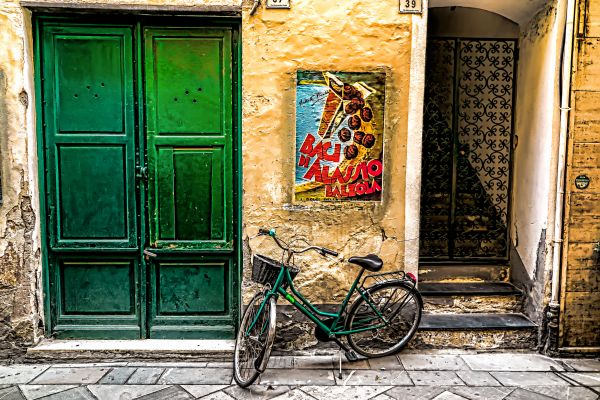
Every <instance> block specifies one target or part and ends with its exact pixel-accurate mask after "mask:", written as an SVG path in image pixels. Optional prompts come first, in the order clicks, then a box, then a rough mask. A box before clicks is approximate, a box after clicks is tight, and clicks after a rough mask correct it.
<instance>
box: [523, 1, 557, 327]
mask: <svg viewBox="0 0 600 400" xmlns="http://www.w3.org/2000/svg"><path fill="white" fill-rule="evenodd" d="M560 22H561V21H560V20H559V17H558V8H557V2H555V1H554V2H548V3H547V4H546V6H545V7H544V8H543V9H542V10H540V11H539V12H538V13H537V14H536V15H535V16H534V17H533V18H532V19H531V20H530V21H529V22H528V23H527V24H523V25H521V34H520V40H519V46H520V54H519V64H518V76H517V97H516V123H515V135H516V137H515V144H516V146H515V149H514V175H513V195H512V226H511V239H512V243H511V247H512V252H511V267H512V271H511V273H512V279H513V281H515V282H516V283H517V284H518V285H519V286H521V287H522V288H523V289H524V292H525V312H526V313H527V314H528V315H529V317H531V318H532V319H533V320H534V321H536V322H538V323H541V317H542V309H543V307H544V299H545V296H546V292H547V287H546V286H547V285H546V284H547V278H548V268H547V266H548V267H549V265H547V263H546V258H547V255H548V254H549V253H551V247H550V243H549V240H550V238H551V237H552V236H551V234H550V232H547V229H548V227H549V226H551V223H550V224H549V216H550V215H553V211H552V204H551V203H553V202H554V197H555V196H554V195H553V193H554V186H555V182H556V178H555V174H553V171H555V169H556V168H555V167H553V165H554V164H553V162H552V160H553V154H554V152H555V149H556V146H557V139H556V136H557V135H556V132H557V128H558V119H557V117H558V106H557V104H558V97H557V96H558V81H557V80H556V79H555V77H556V76H557V73H558V68H559V59H560V55H559V52H560V44H559V40H561V36H560V33H561V32H562V31H561V27H560V26H561V25H560ZM547 238H548V240H547Z"/></svg>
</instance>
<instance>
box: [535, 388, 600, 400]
mask: <svg viewBox="0 0 600 400" xmlns="http://www.w3.org/2000/svg"><path fill="white" fill-rule="evenodd" d="M526 389H527V390H529V391H530V392H534V393H538V394H542V395H544V396H548V397H551V398H553V399H557V400H595V399H597V398H598V395H597V394H596V393H594V392H593V391H592V390H590V389H588V388H584V387H581V386H569V387H564V386H528V387H527V388H526Z"/></svg>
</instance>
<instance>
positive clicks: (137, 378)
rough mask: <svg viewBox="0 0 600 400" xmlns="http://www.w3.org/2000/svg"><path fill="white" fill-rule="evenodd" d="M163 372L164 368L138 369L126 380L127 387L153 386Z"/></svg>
mask: <svg viewBox="0 0 600 400" xmlns="http://www.w3.org/2000/svg"><path fill="white" fill-rule="evenodd" d="M164 372H165V369H164V368H138V369H136V370H135V372H134V373H133V374H131V376H130V377H129V379H128V380H127V384H129V385H154V384H156V382H157V381H158V378H160V377H161V376H162V374H163V373H164Z"/></svg>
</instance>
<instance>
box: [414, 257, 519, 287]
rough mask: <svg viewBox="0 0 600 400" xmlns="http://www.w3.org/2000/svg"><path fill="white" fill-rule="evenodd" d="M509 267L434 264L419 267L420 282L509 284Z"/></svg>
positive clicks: (502, 264) (505, 265)
mask: <svg viewBox="0 0 600 400" xmlns="http://www.w3.org/2000/svg"><path fill="white" fill-rule="evenodd" d="M509 275H510V274H509V266H508V265H507V264H504V263H499V264H466V263H459V262H457V263H443V264H442V263H433V262H422V263H420V265H419V282H421V283H424V282H444V283H445V282H507V281H508V279H509Z"/></svg>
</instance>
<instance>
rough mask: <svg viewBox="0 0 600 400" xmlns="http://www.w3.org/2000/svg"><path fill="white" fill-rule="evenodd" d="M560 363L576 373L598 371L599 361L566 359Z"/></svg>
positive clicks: (599, 368) (599, 367)
mask: <svg viewBox="0 0 600 400" xmlns="http://www.w3.org/2000/svg"><path fill="white" fill-rule="evenodd" d="M562 361H563V362H564V363H565V364H567V365H568V366H570V367H571V368H573V369H575V370H577V371H583V372H585V371H600V360H597V359H566V360H562Z"/></svg>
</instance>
